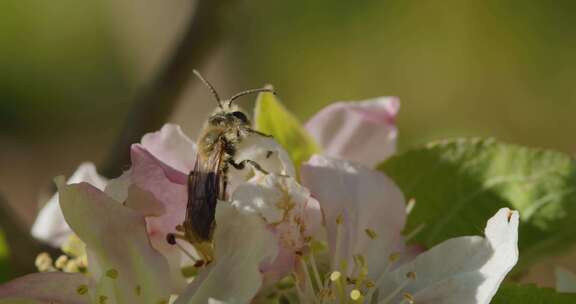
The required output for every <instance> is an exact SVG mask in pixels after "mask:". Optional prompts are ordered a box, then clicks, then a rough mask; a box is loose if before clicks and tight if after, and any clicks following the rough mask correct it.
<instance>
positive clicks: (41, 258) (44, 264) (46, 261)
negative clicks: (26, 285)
mask: <svg viewBox="0 0 576 304" xmlns="http://www.w3.org/2000/svg"><path fill="white" fill-rule="evenodd" d="M34 264H35V265H36V268H38V271H40V272H46V271H52V270H54V267H53V266H52V258H51V257H50V255H49V254H48V253H47V252H42V253H40V254H39V255H38V256H36V260H35V261H34Z"/></svg>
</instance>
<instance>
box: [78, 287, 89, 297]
mask: <svg viewBox="0 0 576 304" xmlns="http://www.w3.org/2000/svg"><path fill="white" fill-rule="evenodd" d="M87 292H88V286H86V285H80V286H78V288H76V293H78V294H79V295H85V294H86V293H87Z"/></svg>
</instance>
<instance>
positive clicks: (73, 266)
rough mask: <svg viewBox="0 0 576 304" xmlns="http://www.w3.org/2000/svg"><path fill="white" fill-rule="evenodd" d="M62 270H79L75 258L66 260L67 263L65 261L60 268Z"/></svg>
mask: <svg viewBox="0 0 576 304" xmlns="http://www.w3.org/2000/svg"><path fill="white" fill-rule="evenodd" d="M62 271H64V272H78V271H80V269H79V268H78V263H77V262H76V260H71V261H68V263H66V266H64V268H62Z"/></svg>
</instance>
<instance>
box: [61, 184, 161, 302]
mask: <svg viewBox="0 0 576 304" xmlns="http://www.w3.org/2000/svg"><path fill="white" fill-rule="evenodd" d="M59 193H60V205H61V207H62V212H63V214H64V216H65V218H66V221H67V222H68V224H69V225H70V227H71V228H72V230H73V231H74V233H76V235H78V237H79V238H80V239H81V240H82V241H84V243H86V247H87V251H88V252H89V266H88V267H89V269H92V267H93V266H96V267H97V268H98V269H100V270H101V273H99V274H97V276H96V277H95V279H96V281H97V282H98V287H97V293H98V295H97V296H100V295H104V296H107V297H109V298H111V299H117V302H118V303H159V301H162V300H167V299H168V297H169V294H170V286H171V281H170V280H171V279H170V272H169V267H168V263H167V261H166V259H165V258H164V257H163V256H162V255H161V254H160V253H158V252H157V251H156V250H155V249H154V248H153V247H152V246H151V244H150V240H149V239H148V235H147V233H146V227H145V221H144V217H143V216H142V215H140V214H139V213H138V212H136V211H134V210H132V209H130V208H127V207H125V206H123V205H122V204H119V203H118V202H117V201H115V200H114V199H112V198H110V197H109V196H107V195H106V194H105V193H103V192H102V191H100V190H98V189H96V188H94V187H93V186H91V185H89V184H87V183H80V184H74V185H68V186H64V185H60V187H59ZM93 264H96V265H93ZM109 271H112V272H116V274H117V276H116V277H115V276H113V275H109V274H108V273H109ZM114 277H115V278H114Z"/></svg>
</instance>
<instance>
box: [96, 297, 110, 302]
mask: <svg viewBox="0 0 576 304" xmlns="http://www.w3.org/2000/svg"><path fill="white" fill-rule="evenodd" d="M106 301H108V297H107V296H99V297H98V303H99V304H106Z"/></svg>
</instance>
